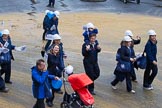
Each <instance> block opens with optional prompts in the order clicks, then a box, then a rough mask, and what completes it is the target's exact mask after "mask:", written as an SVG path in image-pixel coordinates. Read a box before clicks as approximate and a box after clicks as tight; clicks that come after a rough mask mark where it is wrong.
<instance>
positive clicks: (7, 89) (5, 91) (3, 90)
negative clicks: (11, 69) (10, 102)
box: [0, 87, 9, 93]
mask: <svg viewBox="0 0 162 108" xmlns="http://www.w3.org/2000/svg"><path fill="white" fill-rule="evenodd" d="M8 91H9V88H7V87H5V88H4V89H2V90H0V92H4V93H8Z"/></svg>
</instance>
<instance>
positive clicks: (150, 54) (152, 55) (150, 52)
mask: <svg viewBox="0 0 162 108" xmlns="http://www.w3.org/2000/svg"><path fill="white" fill-rule="evenodd" d="M156 44H157V43H155V44H154V43H153V42H152V41H151V40H148V42H147V43H146V45H145V52H146V58H147V62H149V63H152V62H153V61H154V60H155V61H157V58H156V54H157V46H156Z"/></svg>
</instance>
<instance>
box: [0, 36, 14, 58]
mask: <svg viewBox="0 0 162 108" xmlns="http://www.w3.org/2000/svg"><path fill="white" fill-rule="evenodd" d="M0 42H1V43H2V44H3V45H4V44H5V43H6V41H4V40H3V39H2V37H0ZM7 42H8V46H7V48H8V49H9V52H10V55H11V59H13V60H14V57H13V54H12V50H14V49H15V46H14V45H12V42H11V38H10V37H8V40H7Z"/></svg>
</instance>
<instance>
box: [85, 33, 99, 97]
mask: <svg viewBox="0 0 162 108" xmlns="http://www.w3.org/2000/svg"><path fill="white" fill-rule="evenodd" d="M100 51H101V47H100V46H99V43H98V42H97V43H96V34H91V35H90V36H89V43H87V42H86V43H84V44H83V45H82V55H83V56H84V59H83V65H84V69H85V72H86V74H87V75H88V76H89V78H90V79H91V80H92V81H95V80H96V79H97V78H98V77H99V76H100V68H99V65H98V53H99V52H100ZM88 90H89V91H90V93H91V94H92V95H95V92H94V83H92V84H90V85H88Z"/></svg>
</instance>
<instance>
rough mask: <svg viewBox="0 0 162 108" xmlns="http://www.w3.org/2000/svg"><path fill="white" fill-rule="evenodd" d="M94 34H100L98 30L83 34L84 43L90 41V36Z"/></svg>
mask: <svg viewBox="0 0 162 108" xmlns="http://www.w3.org/2000/svg"><path fill="white" fill-rule="evenodd" d="M92 33H95V34H98V29H93V31H89V30H88V31H85V32H84V33H83V36H84V41H86V40H89V36H90V35H91V34H92Z"/></svg>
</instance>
